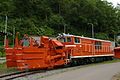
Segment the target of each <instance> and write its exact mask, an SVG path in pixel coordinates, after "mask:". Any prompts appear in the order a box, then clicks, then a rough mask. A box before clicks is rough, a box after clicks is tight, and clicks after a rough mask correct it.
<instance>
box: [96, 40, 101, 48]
mask: <svg viewBox="0 0 120 80" xmlns="http://www.w3.org/2000/svg"><path fill="white" fill-rule="evenodd" d="M95 49H102V42H100V41H96V42H95Z"/></svg>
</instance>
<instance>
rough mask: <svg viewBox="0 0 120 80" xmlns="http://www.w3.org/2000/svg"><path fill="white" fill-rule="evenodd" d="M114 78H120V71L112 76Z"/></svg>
mask: <svg viewBox="0 0 120 80" xmlns="http://www.w3.org/2000/svg"><path fill="white" fill-rule="evenodd" d="M112 80H120V73H117V74H116V75H114V76H113V77H112Z"/></svg>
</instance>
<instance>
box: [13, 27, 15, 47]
mask: <svg viewBox="0 0 120 80" xmlns="http://www.w3.org/2000/svg"><path fill="white" fill-rule="evenodd" d="M14 40H15V27H14V28H13V46H14V45H15V44H14V43H15V41H14Z"/></svg>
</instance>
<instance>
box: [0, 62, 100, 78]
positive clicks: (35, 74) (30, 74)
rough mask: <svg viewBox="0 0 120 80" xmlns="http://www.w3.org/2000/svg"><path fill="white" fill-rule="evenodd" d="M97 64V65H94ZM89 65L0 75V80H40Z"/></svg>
mask: <svg viewBox="0 0 120 80" xmlns="http://www.w3.org/2000/svg"><path fill="white" fill-rule="evenodd" d="M95 64H99V63H95ZM89 65H91V64H87V65H79V66H72V67H64V68H58V69H54V70H31V71H19V72H14V73H10V74H4V75H0V80H22V78H27V79H26V80H40V79H41V78H44V77H47V76H51V75H54V74H59V73H63V72H67V71H71V70H76V69H80V68H83V67H87V66H89Z"/></svg>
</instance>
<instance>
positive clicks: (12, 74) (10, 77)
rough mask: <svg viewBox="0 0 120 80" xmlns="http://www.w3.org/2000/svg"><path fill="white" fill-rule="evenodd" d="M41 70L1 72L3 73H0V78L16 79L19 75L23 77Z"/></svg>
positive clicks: (3, 79) (4, 79) (0, 79)
mask: <svg viewBox="0 0 120 80" xmlns="http://www.w3.org/2000/svg"><path fill="white" fill-rule="evenodd" d="M41 72H43V71H41V70H39V71H37V70H34V71H19V72H14V73H9V74H3V75H0V80H12V79H16V78H19V77H25V76H28V75H32V74H35V73H41Z"/></svg>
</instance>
